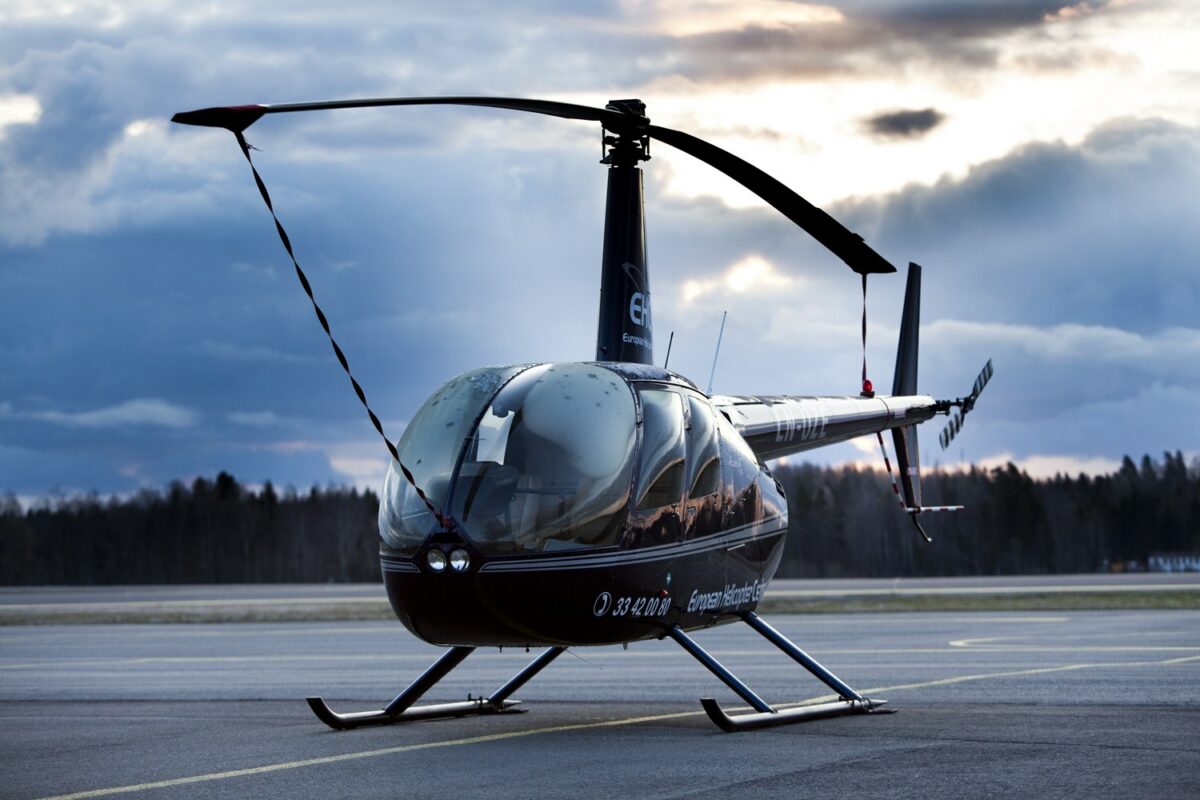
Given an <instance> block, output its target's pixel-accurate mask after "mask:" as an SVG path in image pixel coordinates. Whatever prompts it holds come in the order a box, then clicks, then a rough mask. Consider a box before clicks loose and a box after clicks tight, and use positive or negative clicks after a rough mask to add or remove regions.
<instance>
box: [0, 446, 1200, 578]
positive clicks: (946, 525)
mask: <svg viewBox="0 0 1200 800" xmlns="http://www.w3.org/2000/svg"><path fill="white" fill-rule="evenodd" d="M774 472H775V475H776V477H777V478H778V479H779V481H780V483H782V484H783V486H784V489H785V490H786V492H787V496H788V505H789V512H790V526H789V530H788V534H787V537H788V542H787V546H786V548H785V550H784V555H783V562H782V563H781V564H780V568H779V572H778V573H777V575H778V576H779V577H843V576H846V577H848V576H859V577H908V576H918V575H992V574H1032V573H1070V572H1092V571H1096V570H1101V569H1109V568H1139V567H1141V568H1144V566H1145V565H1146V564H1147V562H1148V560H1149V559H1150V557H1151V556H1152V555H1155V554H1164V553H1193V554H1195V553H1200V461H1193V463H1192V464H1191V465H1190V466H1189V465H1188V464H1186V463H1185V461H1184V457H1183V455H1182V453H1179V452H1176V453H1174V454H1171V453H1165V454H1164V456H1163V459H1162V460H1161V461H1154V460H1153V459H1151V458H1150V457H1149V456H1146V457H1143V459H1142V460H1141V463H1140V465H1139V464H1135V463H1134V462H1133V461H1132V460H1131V459H1130V458H1129V457H1126V458H1125V459H1124V460H1123V462H1122V464H1121V468H1120V469H1119V470H1118V471H1117V472H1116V473H1114V474H1112V475H1106V476H1099V477H1088V476H1086V475H1079V476H1077V477H1070V476H1067V475H1058V476H1056V477H1054V478H1051V479H1046V480H1035V479H1033V478H1031V477H1030V476H1029V475H1028V474H1026V473H1025V472H1023V471H1021V470H1019V469H1017V468H1016V467H1015V466H1013V465H1012V464H1008V465H1006V466H1004V467H1000V468H995V469H979V468H971V469H970V470H968V471H949V470H938V469H932V470H929V471H927V473H926V475H925V476H924V490H925V502H926V503H927V504H931V505H932V504H937V505H959V504H961V505H963V506H965V507H966V508H965V509H964V510H963V511H959V512H951V513H943V514H937V515H927V516H925V517H923V522H924V525H925V527H926V529H927V530H928V531H929V533H930V534H931V535H932V536H933V537H934V539H935V541H934V543H933V544H926V543H925V542H924V541H923V540H922V539H920V537H919V536H918V534H917V533H916V531H915V530H914V529H913V528H912V526H911V524H910V523H909V521H908V518H907V515H905V514H904V513H903V512H901V510H900V509H899V508H897V504H896V499H895V495H894V494H893V493H892V490H891V488H890V485H889V483H888V478H887V476H886V474H882V473H880V472H878V471H875V470H867V469H857V468H854V467H833V468H830V467H820V466H815V465H811V464H800V465H790V464H788V465H779V466H777V467H776V469H775V470H774ZM378 506H379V498H378V497H377V496H376V495H375V494H374V493H373V492H370V491H365V492H359V491H358V490H356V489H352V488H343V487H328V488H325V489H321V488H318V487H314V488H312V489H311V490H309V491H308V492H297V491H295V490H294V489H290V488H289V489H287V490H285V491H284V492H283V493H282V494H280V493H278V492H277V491H276V490H275V488H274V487H273V486H272V485H271V484H270V483H267V484H266V485H265V486H263V487H262V488H261V489H260V490H257V491H251V490H249V489H247V488H246V487H244V486H242V485H240V484H239V483H238V482H237V481H236V480H235V479H234V478H233V476H231V475H229V474H228V473H225V472H222V473H220V474H219V475H217V476H216V478H215V479H213V480H209V479H206V478H197V479H196V480H195V481H193V482H192V483H191V484H190V485H186V484H183V483H180V482H176V483H173V484H171V485H170V486H169V487H168V488H167V489H166V490H165V491H158V490H153V489H144V490H142V491H140V492H138V493H137V494H135V495H133V496H132V497H126V498H121V497H112V498H108V499H102V498H100V497H98V496H96V495H90V496H84V497H73V498H62V499H58V500H48V501H44V502H41V503H39V504H36V505H35V506H33V507H31V508H28V509H25V508H22V506H21V504H20V503H18V502H17V500H16V498H15V497H13V496H12V495H7V496H5V497H3V498H0V584H5V585H39V584H129V583H259V582H264V583H265V582H306V583H307V582H326V581H373V580H378V579H379V577H380V573H379V563H378V559H377V558H376V553H377V552H378V539H377V533H376V521H375V518H376V512H377V509H378Z"/></svg>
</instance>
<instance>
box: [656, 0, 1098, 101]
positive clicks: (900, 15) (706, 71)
mask: <svg viewBox="0 0 1200 800" xmlns="http://www.w3.org/2000/svg"><path fill="white" fill-rule="evenodd" d="M830 5H832V6H833V7H835V8H838V9H839V10H840V11H841V12H842V13H843V15H844V17H845V18H844V19H843V20H842V21H837V22H834V21H830V22H820V23H805V24H800V25H781V26H769V27H768V26H761V25H750V26H746V27H743V28H740V29H737V30H724V31H716V32H712V33H704V34H699V35H695V36H687V37H678V38H674V39H671V40H668V41H665V42H659V43H656V46H658V47H660V48H662V49H663V51H664V54H663V55H664V56H665V55H666V54H669V56H670V58H669V59H668V58H665V57H664V61H668V62H669V63H670V64H671V65H672V69H673V70H674V71H675V72H677V73H678V74H680V75H683V76H685V77H689V78H692V79H693V80H700V79H703V80H706V81H716V82H722V81H758V80H766V79H773V78H790V79H821V78H827V77H830V76H835V75H891V74H895V73H896V72H897V71H898V70H902V69H904V68H905V67H906V66H907V65H909V64H910V63H913V62H917V63H928V64H936V65H942V66H944V67H947V68H950V67H953V68H959V69H961V68H968V69H990V68H993V67H995V66H996V65H997V64H998V63H999V60H1000V50H999V46H998V44H997V43H996V41H995V40H996V38H998V37H1001V36H1005V35H1008V34H1013V33H1017V32H1021V31H1029V32H1033V33H1037V32H1038V31H1039V30H1040V29H1042V28H1043V27H1044V26H1045V25H1046V20H1047V17H1048V16H1049V15H1052V14H1054V13H1055V12H1057V11H1059V10H1060V9H1061V8H1063V7H1064V6H1066V5H1071V4H1070V3H1064V2H1062V0H1023V1H1020V2H1009V1H1008V0H1000V1H999V2H974V1H973V0H961V1H960V0H953V1H952V2H924V1H923V0H918V2H890V0H889V1H886V2H873V1H871V0H867V1H866V2H853V0H851V1H850V2H834V3H831V4H830ZM1085 5H1087V7H1088V8H1089V9H1094V10H1097V11H1100V10H1103V9H1104V7H1105V6H1106V5H1107V3H1090V4H1085ZM1055 47H1056V48H1059V49H1063V50H1069V51H1070V58H1071V59H1074V58H1079V57H1082V54H1081V53H1080V51H1078V50H1077V49H1075V48H1073V47H1071V46H1070V45H1061V46H1059V45H1055ZM1052 57H1053V56H1052V55H1050V56H1047V58H1052ZM1062 58H1066V56H1060V61H1061V59H1062Z"/></svg>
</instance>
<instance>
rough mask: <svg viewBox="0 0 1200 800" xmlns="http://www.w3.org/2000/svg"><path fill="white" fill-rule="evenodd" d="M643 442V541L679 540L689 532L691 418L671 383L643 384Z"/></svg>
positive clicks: (638, 505) (636, 508)
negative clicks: (687, 456)
mask: <svg viewBox="0 0 1200 800" xmlns="http://www.w3.org/2000/svg"><path fill="white" fill-rule="evenodd" d="M638 397H639V399H640V400H641V405H642V425H641V429H642V447H641V455H640V458H639V460H638V477H637V484H636V486H635V490H634V503H633V512H632V514H631V520H632V522H633V527H634V529H635V530H637V531H638V532H639V535H638V541H637V542H636V544H635V546H637V547H652V546H654V545H659V544H669V543H672V542H678V541H679V540H680V537H681V536H682V533H683V523H682V519H683V492H684V479H685V477H686V476H685V474H684V466H685V464H684V453H685V436H686V422H685V416H684V402H683V397H682V396H681V395H680V394H679V393H678V392H675V391H671V390H669V389H666V388H658V387H655V388H642V389H639V390H638Z"/></svg>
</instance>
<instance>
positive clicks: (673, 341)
mask: <svg viewBox="0 0 1200 800" xmlns="http://www.w3.org/2000/svg"><path fill="white" fill-rule="evenodd" d="M673 344H675V331H671V338H670V339H668V340H667V357H666V358H664V359H663V369H666V368H667V364H670V363H671V345H673Z"/></svg>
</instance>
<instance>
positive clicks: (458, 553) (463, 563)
mask: <svg viewBox="0 0 1200 800" xmlns="http://www.w3.org/2000/svg"><path fill="white" fill-rule="evenodd" d="M470 565H471V556H470V554H469V553H467V551H466V550H463V549H462V548H461V547H460V548H458V549H457V550H451V551H450V568H451V569H452V570H454V571H455V572H465V571H466V569H467V567H469V566H470Z"/></svg>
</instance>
